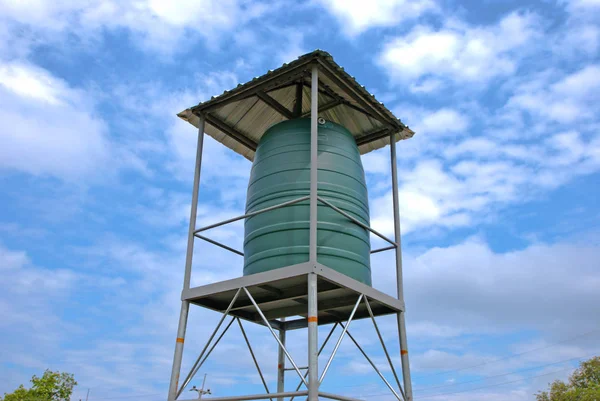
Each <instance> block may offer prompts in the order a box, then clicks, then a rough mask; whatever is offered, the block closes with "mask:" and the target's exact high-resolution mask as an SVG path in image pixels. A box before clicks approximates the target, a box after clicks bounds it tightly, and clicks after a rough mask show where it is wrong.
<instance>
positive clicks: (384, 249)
mask: <svg viewBox="0 0 600 401" xmlns="http://www.w3.org/2000/svg"><path fill="white" fill-rule="evenodd" d="M394 248H396V245H390V246H386V247H385V248H379V249H374V250H372V251H371V254H373V253H379V252H384V251H389V250H390V249H394Z"/></svg>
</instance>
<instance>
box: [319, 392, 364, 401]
mask: <svg viewBox="0 0 600 401" xmlns="http://www.w3.org/2000/svg"><path fill="white" fill-rule="evenodd" d="M319 397H323V398H327V399H330V400H339V401H363V400H360V399H358V398H352V397H344V396H343V395H336V394H331V393H323V392H319Z"/></svg>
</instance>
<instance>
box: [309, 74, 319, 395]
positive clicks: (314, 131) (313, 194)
mask: <svg viewBox="0 0 600 401" xmlns="http://www.w3.org/2000/svg"><path fill="white" fill-rule="evenodd" d="M310 90H311V97H310V239H309V248H310V250H309V258H308V260H309V262H311V263H317V189H318V188H317V185H318V180H319V177H318V167H319V166H318V163H319V152H318V138H319V133H318V132H319V131H318V121H317V119H318V115H319V110H318V108H319V70H318V67H317V66H316V65H314V66H313V67H312V71H311V87H310ZM309 398H310V397H309ZM309 401H313V400H311V399H309Z"/></svg>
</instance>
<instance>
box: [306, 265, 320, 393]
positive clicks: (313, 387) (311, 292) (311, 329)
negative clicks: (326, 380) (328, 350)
mask: <svg viewBox="0 0 600 401" xmlns="http://www.w3.org/2000/svg"><path fill="white" fill-rule="evenodd" d="M307 319H308V401H318V399H319V351H318V347H319V332H318V330H319V323H318V306H317V274H316V273H309V274H308V317H307Z"/></svg>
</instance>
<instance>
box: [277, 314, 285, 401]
mask: <svg viewBox="0 0 600 401" xmlns="http://www.w3.org/2000/svg"><path fill="white" fill-rule="evenodd" d="M283 321H285V318H284V319H282V322H283ZM285 334H286V333H285V327H282V328H281V329H280V330H279V341H280V342H281V343H282V344H283V346H284V347H285ZM284 391H285V354H284V353H283V350H282V349H281V347H279V349H278V355H277V392H278V393H283V392H284ZM277 401H284V400H283V398H278V399H277Z"/></svg>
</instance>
